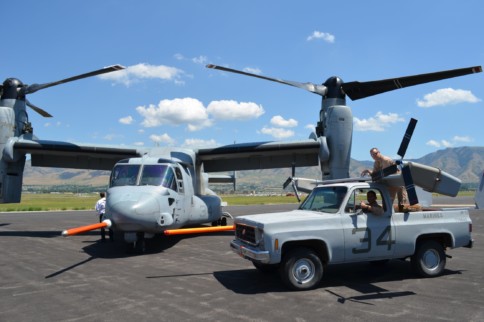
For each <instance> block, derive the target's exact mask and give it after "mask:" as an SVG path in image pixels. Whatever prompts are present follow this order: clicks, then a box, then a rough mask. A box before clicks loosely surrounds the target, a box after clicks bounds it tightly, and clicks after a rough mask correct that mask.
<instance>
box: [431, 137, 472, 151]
mask: <svg viewBox="0 0 484 322" xmlns="http://www.w3.org/2000/svg"><path fill="white" fill-rule="evenodd" d="M472 141H473V139H472V138H471V137H469V136H459V135H456V136H454V137H453V138H452V139H451V140H450V141H449V140H433V139H432V140H429V141H427V143H426V144H427V145H429V146H433V147H435V148H449V147H453V146H456V145H458V144H460V143H469V142H472Z"/></svg>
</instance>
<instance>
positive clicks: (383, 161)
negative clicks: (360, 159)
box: [361, 148, 408, 210]
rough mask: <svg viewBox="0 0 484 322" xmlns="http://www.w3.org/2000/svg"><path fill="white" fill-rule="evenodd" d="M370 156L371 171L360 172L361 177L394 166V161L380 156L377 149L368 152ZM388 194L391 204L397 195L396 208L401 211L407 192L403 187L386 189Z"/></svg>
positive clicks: (406, 199) (405, 201) (406, 200)
mask: <svg viewBox="0 0 484 322" xmlns="http://www.w3.org/2000/svg"><path fill="white" fill-rule="evenodd" d="M370 155H371V157H372V158H373V160H374V161H375V162H374V163H373V170H368V169H366V170H363V172H361V176H365V175H370V176H371V175H372V174H373V173H376V172H378V171H381V170H383V169H385V168H387V167H389V166H392V165H394V164H395V161H394V160H393V159H392V158H389V157H387V156H385V155H383V154H381V153H380V151H379V150H378V148H372V149H371V150H370ZM399 172H400V171H398V173H399ZM388 192H389V193H390V198H391V199H392V203H393V201H394V200H395V195H397V199H398V208H399V209H400V210H401V209H403V206H404V204H405V203H408V196H407V191H406V190H405V187H388Z"/></svg>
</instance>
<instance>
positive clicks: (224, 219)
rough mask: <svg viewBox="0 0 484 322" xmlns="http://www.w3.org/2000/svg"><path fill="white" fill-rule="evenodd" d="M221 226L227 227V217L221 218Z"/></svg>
mask: <svg viewBox="0 0 484 322" xmlns="http://www.w3.org/2000/svg"><path fill="white" fill-rule="evenodd" d="M220 226H227V218H225V217H222V218H220Z"/></svg>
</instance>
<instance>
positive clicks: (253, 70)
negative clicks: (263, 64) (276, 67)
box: [244, 67, 262, 75]
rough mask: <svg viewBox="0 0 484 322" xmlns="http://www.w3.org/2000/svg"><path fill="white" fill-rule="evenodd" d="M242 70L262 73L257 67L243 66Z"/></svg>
mask: <svg viewBox="0 0 484 322" xmlns="http://www.w3.org/2000/svg"><path fill="white" fill-rule="evenodd" d="M244 72H247V73H252V74H256V75H260V74H262V71H261V70H260V69H259V68H254V67H246V68H244Z"/></svg>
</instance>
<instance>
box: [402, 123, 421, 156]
mask: <svg viewBox="0 0 484 322" xmlns="http://www.w3.org/2000/svg"><path fill="white" fill-rule="evenodd" d="M416 126H417V120H416V119H414V118H411V119H410V122H409V123H408V126H407V130H406V131H405V135H404V136H403V140H402V143H400V148H399V149H398V152H397V154H398V155H399V156H401V157H402V159H403V157H404V156H405V152H407V148H408V144H409V143H410V139H411V138H412V135H413V131H414V130H415V127H416Z"/></svg>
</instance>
